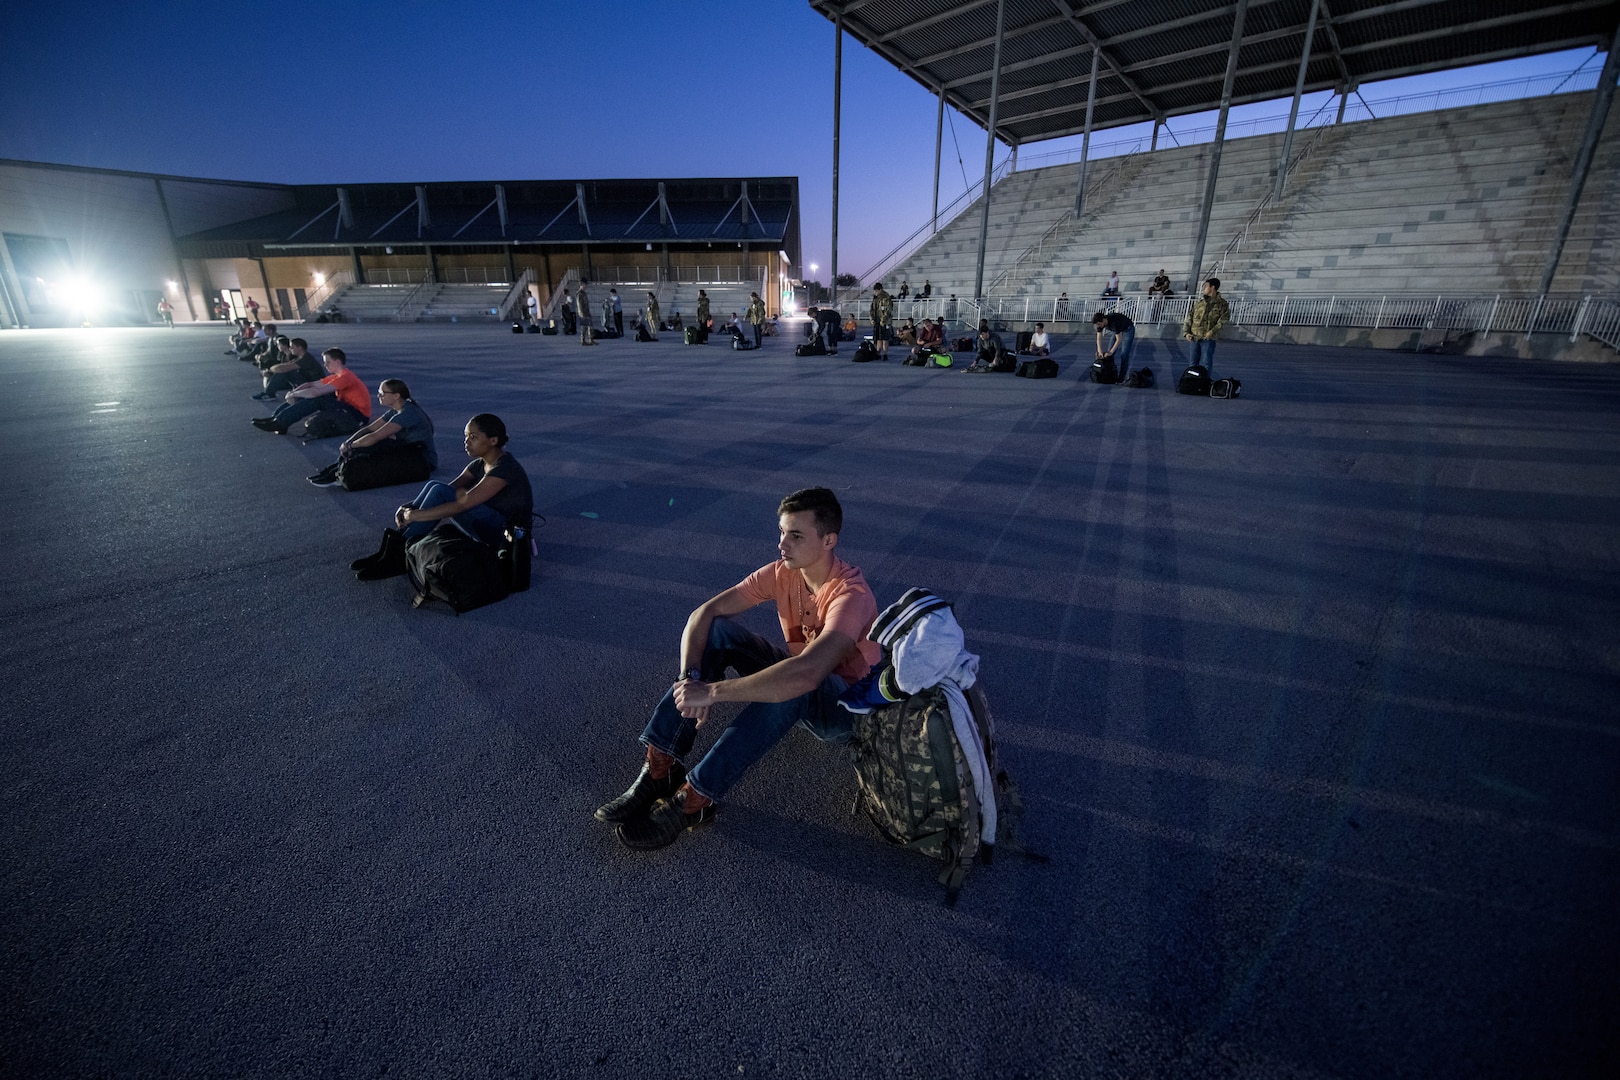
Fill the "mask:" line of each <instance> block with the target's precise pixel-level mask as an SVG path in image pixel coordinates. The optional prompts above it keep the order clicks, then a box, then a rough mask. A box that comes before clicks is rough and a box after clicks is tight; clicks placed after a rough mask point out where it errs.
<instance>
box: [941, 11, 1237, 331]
mask: <svg viewBox="0 0 1620 1080" xmlns="http://www.w3.org/2000/svg"><path fill="white" fill-rule="evenodd" d="M1241 2H1242V3H1248V0H1241ZM1006 14H1007V0H996V47H995V50H994V51H993V52H992V53H991V54H990V121H989V123H988V124H986V125H985V131H984V193H983V195H982V196H981V197H982V198H983V200H984V206H983V207H982V208H981V209H980V211H979V257H978V260H977V262H976V263H975V265H974V270H973V299H974V300H975V301H976V302H980V303H982V302H983V300H984V249H985V245H986V244H988V243H989V241H990V172H991V166H992V165H993V164H994V162H995V158H996V113H997V112H998V110H999V109H1000V106H1001V41H1002V38H1004V37H1005V36H1006V34H1007V21H1006ZM1093 55H1096V54H1095V52H1093Z"/></svg>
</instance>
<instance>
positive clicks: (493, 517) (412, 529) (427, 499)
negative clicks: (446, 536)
mask: <svg viewBox="0 0 1620 1080" xmlns="http://www.w3.org/2000/svg"><path fill="white" fill-rule="evenodd" d="M459 494H461V493H460V492H459V491H457V490H456V489H455V488H453V487H451V486H450V485H449V484H441V483H439V482H438V481H437V480H429V481H428V482H427V483H426V484H424V485H422V490H421V491H419V492H417V493H416V498H414V499H412V500H411V501H410V502H408V503H406V504H405V505H406V506H409V507H411V508H412V509H413V510H426V509H428V508H429V507H432V506H443V505H444V504H445V503H453V502H455V501H456V496H457V495H459ZM439 521H450V522H453V523H454V524H455V526H456V528H458V529H460V530H461V531H462V532H464V533H466V534H467V535H468V536H470V537H472V538H473V539H474V540H479V541H482V542H483V543H486V544H488V545H489V546H490V547H500V546H501V542H502V541H503V540H505V539H506V519H505V518H504V517H502V516H501V515H500V514H499V513H497V512H495V511H494V510H491V509H490V508H489V506H488V504H485V505H483V506H473V507H469V508H467V509H466V510H463V511H462V512H461V513H459V514H456V515H455V516H454V517H450V518H440V519H439ZM439 521H413V522H411V523H410V524H409V525H407V526H405V529H404V532H405V542H406V543H407V544H408V543H410V542H411V541H413V540H420V539H421V538H422V537H424V536H426V535H427V534H428V533H430V532H432V531H433V527H434V526H435V525H437V524H438V523H439Z"/></svg>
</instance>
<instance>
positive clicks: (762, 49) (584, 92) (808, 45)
mask: <svg viewBox="0 0 1620 1080" xmlns="http://www.w3.org/2000/svg"><path fill="white" fill-rule="evenodd" d="M844 44H845V47H844V122H843V159H842V169H841V174H842V191H841V203H842V209H841V212H840V236H839V268H840V269H841V270H844V271H853V272H857V273H858V272H861V271H864V270H865V269H866V268H867V267H868V265H869V264H871V263H872V262H874V261H875V260H876V259H877V258H878V257H879V256H881V255H882V254H883V253H884V252H886V251H887V250H888V249H889V248H890V247H891V246H892V245H893V244H894V243H896V242H898V241H899V240H900V239H902V238H903V237H904V236H906V234H908V233H909V232H911V230H912V229H914V228H915V227H917V226H918V225H920V224H922V223H923V222H924V221H925V220H926V219H927V217H928V213H929V207H930V202H931V198H932V194H931V189H932V181H933V138H934V99H933V98H932V97H930V96H929V95H928V94H927V93H926V92H924V91H923V90H922V88H921V87H919V86H917V85H916V84H915V83H913V82H912V81H911V80H909V79H907V78H905V77H904V76H902V75H900V74H899V73H897V72H896V71H894V69H893V68H891V67H890V66H889V65H888V64H887V63H886V62H884V61H882V60H881V59H879V58H878V57H876V56H875V55H874V54H872V53H870V52H868V51H867V50H865V49H863V48H861V47H860V46H858V45H856V44H855V43H854V42H853V40H851V39H849V38H846V39H845V43H844ZM0 49H3V56H4V62H3V63H0V157H9V158H21V159H25V160H33V161H49V162H58V163H64V164H73V165H93V166H100V167H104V168H115V169H133V170H139V171H146V172H161V173H176V174H180V175H189V176H210V177H221V178H226V179H240V180H269V181H283V182H289V183H336V182H351V183H358V182H364V181H381V180H388V181H425V180H472V179H489V180H493V179H526V178H569V177H582V178H583V177H671V176H750V175H753V176H775V175H789V176H798V177H799V178H800V182H801V188H800V191H801V199H802V209H803V214H804V219H803V221H802V222H801V228H802V232H803V241H804V258H805V261H806V262H807V263H809V262H815V263H818V264H819V265H820V266H821V268H822V269H821V273H820V275H819V276H820V277H822V278H823V279H825V278H826V267H827V263H828V259H827V255H828V252H829V250H830V239H829V232H830V224H829V223H830V220H831V214H830V209H831V207H830V203H831V176H830V172H831V164H832V149H831V138H832V59H833V30H832V26H831V24H830V23H828V22H827V20H825V19H823V18H822V17H821V16H820V15H817V14H815V13H814V12H813V11H811V9H810V7H809V5H808V4H807V3H805V2H804V0H685V2H680V3H676V2H673V0H665V2H657V0H619V2H596V3H591V2H571V3H562V2H556V0H529V2H517V0H462V2H454V3H452V2H449V0H442V2H433V0H390V2H382V0H328V2H325V3H310V2H306V0H283V2H280V3H275V4H219V3H206V4H205V3H197V2H194V0H170V2H166V3H147V2H140V0H129V2H115V0H102V2H100V3H86V2H82V0H51V2H49V3H35V4H30V3H23V2H16V3H0ZM1585 55H1590V50H1584V51H1583V54H1582V56H1575V57H1574V58H1573V59H1570V58H1568V57H1567V56H1560V57H1559V58H1558V59H1556V60H1554V59H1552V58H1545V59H1542V60H1538V61H1521V62H1519V65H1518V66H1512V65H1507V66H1504V65H1493V66H1492V68H1491V69H1490V70H1486V71H1477V72H1473V73H1467V74H1464V73H1453V74H1452V75H1450V76H1449V77H1445V76H1443V77H1442V78H1448V79H1449V81H1451V82H1452V83H1454V84H1463V83H1474V82H1484V81H1488V80H1490V79H1496V78H1510V77H1513V76H1514V75H1516V74H1519V73H1520V72H1521V70H1523V71H1524V72H1525V73H1528V72H1529V71H1531V70H1544V69H1547V68H1548V67H1562V68H1563V69H1565V70H1567V69H1568V68H1570V67H1573V66H1574V65H1575V64H1577V63H1579V62H1580V60H1581V59H1582V58H1583V56H1585ZM1526 65H1529V66H1528V67H1526ZM1413 82H1414V80H1402V83H1403V85H1402V86H1400V87H1398V88H1395V89H1394V90H1391V91H1389V92H1405V91H1406V90H1408V89H1409V88H1410V84H1412V83H1413ZM1363 93H1364V94H1367V95H1368V96H1369V97H1370V96H1372V95H1371V88H1364V90H1363ZM1252 108H1253V109H1256V110H1259V111H1260V112H1261V113H1265V114H1269V113H1270V112H1274V111H1276V108H1275V107H1274V106H1270V105H1264V106H1255V107H1252ZM1285 108H1286V106H1285ZM1209 122H1210V121H1209V120H1207V119H1204V120H1198V119H1195V118H1190V117H1189V118H1186V120H1185V121H1178V124H1177V126H1182V125H1183V124H1185V125H1186V126H1189V127H1191V126H1197V125H1198V124H1199V123H1203V124H1207V123H1209ZM954 133H955V138H956V140H959V143H958V142H953V137H952V128H951V127H949V126H948V127H947V129H946V134H945V154H944V157H945V162H944V167H943V179H942V192H941V201H942V202H944V201H948V200H949V199H950V198H952V197H954V196H955V195H956V194H958V193H959V192H961V191H962V189H963V187H964V182H963V181H964V174H965V175H966V176H967V177H975V176H978V175H979V174H981V173H982V172H983V169H984V134H983V132H982V131H981V130H980V129H978V128H976V127H974V126H973V125H972V123H971V122H969V121H966V120H964V119H963V118H961V117H959V116H958V117H955V118H954ZM1118 134H1119V133H1110V134H1107V135H1103V136H1102V138H1103V139H1109V138H1115V137H1118ZM1065 145H1066V143H1065ZM958 148H959V150H960V163H959V161H958ZM1044 149H1047V148H1046V147H1038V146H1037V147H1026V148H1025V150H1024V151H1023V152H1024V153H1026V154H1032V153H1038V152H1040V151H1041V150H1044ZM1005 154H1006V149H1005V148H998V151H997V160H998V161H999V160H1000V159H1001V157H1002V156H1004V155H1005Z"/></svg>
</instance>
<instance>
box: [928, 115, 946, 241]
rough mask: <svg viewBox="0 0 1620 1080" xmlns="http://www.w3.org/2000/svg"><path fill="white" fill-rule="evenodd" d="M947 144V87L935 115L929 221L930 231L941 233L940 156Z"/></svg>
mask: <svg viewBox="0 0 1620 1080" xmlns="http://www.w3.org/2000/svg"><path fill="white" fill-rule="evenodd" d="M944 144H945V87H944V85H941V86H940V88H939V109H938V111H936V112H935V114H934V213H933V216H932V217H930V218H929V219H928V231H929V232H930V233H937V232H939V154H940V150H941V149H943V147H944Z"/></svg>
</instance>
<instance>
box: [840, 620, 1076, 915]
mask: <svg viewBox="0 0 1620 1080" xmlns="http://www.w3.org/2000/svg"><path fill="white" fill-rule="evenodd" d="M925 624H926V625H925ZM872 636H873V638H874V639H875V640H878V641H879V642H880V644H883V645H884V648H885V654H886V655H887V656H889V657H890V658H891V660H886V661H884V662H883V664H882V665H881V667H880V668H879V669H878V670H877V671H875V672H874V673H873V674H872V675H869V676H868V677H867V679H866V680H864V681H863V682H862V683H857V684H856V685H855V686H854V687H851V688H850V690H849V691H847V692H846V693H845V694H844V695H843V696H842V697H841V699H840V700H841V701H847V700H849V699H851V698H854V699H856V700H855V703H853V704H851V705H849V706H846V707H849V708H850V711H851V712H853V713H854V714H855V716H854V724H853V728H854V730H853V733H852V735H851V737H850V742H849V747H850V755H851V758H852V760H853V762H854V765H855V774H856V781H857V787H858V792H857V795H856V800H855V807H854V809H855V811H856V812H864V813H865V815H866V817H867V818H868V819H869V820H870V821H871V822H872V824H873V825H874V826H875V827H876V828H877V830H878V832H879V833H880V834H882V836H883V838H884V839H886V840H888V841H889V842H890V843H893V844H897V845H899V846H902V847H905V848H909V849H911V850H914V851H920V852H922V853H923V854H924V855H928V856H930V857H931V858H935V859H939V860H940V861H942V862H943V863H945V868H944V870H943V871H942V872H941V873H940V875H939V882H940V884H941V885H944V886H945V902H946V904H948V905H949V904H954V903H955V902H956V895H957V893H958V891H959V890H960V889H961V887H962V882H963V880H964V878H965V877H966V874H967V870H968V867H969V866H970V865H971V863H972V861H973V860H974V859H975V858H977V859H978V860H979V861H980V862H983V863H989V862H990V861H991V857H992V855H993V854H994V851H995V849H996V848H997V847H1000V848H1002V849H1003V850H1009V851H1017V852H1021V853H1024V854H1025V855H1028V856H1029V857H1030V858H1033V859H1035V860H1037V861H1043V862H1044V861H1045V860H1044V858H1042V857H1041V856H1039V855H1032V854H1030V853H1029V852H1027V851H1025V849H1024V848H1023V845H1022V844H1021V843H1020V842H1019V840H1018V835H1017V824H1018V820H1019V818H1020V817H1022V814H1023V804H1022V801H1021V800H1020V798H1019V795H1018V788H1017V785H1015V784H1014V783H1013V782H1012V779H1011V778H1010V777H1009V776H1008V775H1007V773H1006V770H1005V769H1003V768H1002V767H1001V765H1000V762H999V761H998V759H997V752H996V735H995V723H994V720H993V718H992V717H991V714H990V707H989V704H988V702H987V701H986V700H985V696H984V691H983V689H982V688H981V687H980V685H979V682H978V679H977V665H978V658H977V657H975V656H973V655H972V654H971V653H966V652H961V653H960V654H959V655H960V656H962V657H966V658H968V660H969V661H970V663H971V665H972V667H971V670H972V671H973V673H974V674H973V678H972V684H971V685H969V686H967V687H965V688H963V687H960V685H959V683H957V682H955V681H947V682H942V683H939V684H937V685H934V686H930V687H926V688H923V689H919V690H917V691H916V692H915V693H912V694H910V695H909V696H907V694H906V692H905V691H904V690H903V689H902V688H901V686H900V683H901V681H902V680H901V678H900V676H899V674H898V673H899V672H900V671H905V670H908V669H909V670H911V671H913V672H915V671H916V670H917V667H916V666H915V665H910V664H909V662H908V661H906V660H904V659H902V658H901V654H902V652H904V651H905V650H907V649H908V648H917V649H921V650H924V651H930V650H933V651H937V650H938V649H939V648H940V645H941V643H942V642H947V641H949V640H950V639H951V638H952V637H954V639H955V642H956V643H958V648H960V642H961V640H962V639H961V628H960V627H959V626H957V624H956V620H955V616H954V615H953V614H952V613H951V611H950V608H949V605H948V604H946V602H945V601H942V600H940V599H939V598H937V597H935V596H933V595H932V594H931V593H929V592H928V591H927V590H925V589H912V590H910V591H908V592H907V593H906V594H905V595H904V596H903V597H901V598H900V600H899V601H898V602H897V603H895V604H893V605H891V606H890V607H889V608H887V609H885V610H884V612H883V613H882V614H880V615H879V616H878V619H877V621H876V622H875V623H874V624H873V629H872ZM947 651H948V649H947ZM891 663H892V664H893V665H895V666H891ZM924 666H926V665H924ZM959 670H960V669H959ZM964 681H966V680H964ZM874 683H875V684H877V685H878V686H879V687H881V690H880V691H879V692H878V693H877V694H875V695H872V694H871V690H870V687H871V686H872V685H873V684H874ZM863 695H866V700H867V701H871V702H872V704H865V703H863V702H861V701H860V699H861V698H862V696H863ZM897 699H898V700H897ZM953 700H954V702H955V706H956V711H955V712H954V713H953V709H952V703H953ZM975 776H977V777H979V778H980V779H982V781H983V786H981V784H980V780H976V779H975Z"/></svg>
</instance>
